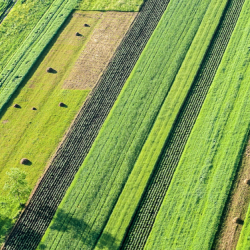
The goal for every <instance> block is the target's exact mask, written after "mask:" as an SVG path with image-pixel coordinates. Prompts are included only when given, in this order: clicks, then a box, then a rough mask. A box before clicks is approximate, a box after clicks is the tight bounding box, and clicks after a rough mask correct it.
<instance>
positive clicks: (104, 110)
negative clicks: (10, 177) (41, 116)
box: [6, 0, 168, 249]
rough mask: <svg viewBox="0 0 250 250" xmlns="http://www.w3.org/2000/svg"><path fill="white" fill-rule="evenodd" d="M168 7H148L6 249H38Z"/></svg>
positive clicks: (151, 3) (152, 3) (153, 4)
mask: <svg viewBox="0 0 250 250" xmlns="http://www.w3.org/2000/svg"><path fill="white" fill-rule="evenodd" d="M167 4H168V1H158V0H149V1H147V2H146V3H145V6H144V7H143V8H142V10H141V12H140V13H139V14H138V17H137V19H136V20H135V22H134V25H133V26H132V27H131V29H130V31H129V32H128V34H127V35H126V37H125V38H124V40H123V42H122V43H121V45H120V47H119V49H118V51H117V53H116V55H115V57H114V58H113V61H112V62H111V63H110V65H109V67H108V68H107V70H106V71H105V74H104V75H103V77H102V78H101V79H100V82H99V84H98V86H97V87H96V88H95V90H94V91H93V92H92V94H91V96H92V97H91V98H89V100H88V101H87V102H86V103H85V105H84V107H83V109H82V110H81V112H80V113H79V115H78V118H77V119H76V121H75V123H74V126H73V127H72V129H71V131H70V132H69V134H68V136H67V138H66V139H65V141H64V143H63V144H62V146H61V148H60V150H59V151H58V154H57V156H56V157H55V159H54V160H53V162H52V164H51V166H50V167H49V169H48V171H47V172H46V173H45V176H44V178H43V179H42V181H41V183H40V184H39V186H38V188H37V189H36V191H35V194H34V195H33V197H32V199H31V202H30V203H29V205H28V207H27V209H26V210H25V211H24V213H23V214H22V216H21V219H20V220H19V222H18V224H17V225H16V227H15V228H14V230H13V232H12V233H11V235H10V237H9V238H8V240H7V242H6V246H7V247H8V246H9V247H14V248H17V249H35V248H36V246H37V245H38V243H39V241H40V239H41V237H42V235H43V233H44V232H45V230H46V228H47V227H48V225H49V223H50V221H51V219H52V217H53V215H54V213H55V210H56V208H57V206H58V205H59V203H60V201H61V200H62V198H63V196H64V194H65V191H66V190H67V188H68V187H69V185H70V183H71V182H72V179H73V178H74V175H75V173H76V172H77V170H78V168H79V167H80V165H81V164H82V162H83V159H84V158H85V156H86V154H87V153H88V151H89V149H90V147H91V145H92V143H93V141H94V139H95V137H96V136H97V134H98V131H99V129H100V127H101V126H102V124H103V122H104V120H105V118H106V116H107V115H108V113H109V111H110V109H111V107H112V106H113V103H114V102H115V100H116V98H117V96H118V94H119V93H120V90H121V88H122V86H123V84H124V82H125V81H126V79H127V77H128V76H129V74H130V72H131V70H132V69H133V67H134V65H135V63H136V61H137V60H138V57H139V55H140V54H141V51H142V50H143V48H144V47H145V45H146V43H147V41H148V39H149V38H150V36H151V34H152V32H153V30H154V29H155V27H156V25H157V23H158V21H159V19H160V17H161V15H162V13H163V12H164V10H165V9H166V6H167ZM152 15H153V16H154V19H152ZM30 218H33V219H32V220H30Z"/></svg>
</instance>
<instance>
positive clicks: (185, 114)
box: [121, 0, 245, 250]
mask: <svg viewBox="0 0 250 250" xmlns="http://www.w3.org/2000/svg"><path fill="white" fill-rule="evenodd" d="M244 2H245V0H230V1H229V2H228V4H227V7H226V9H225V11H224V13H223V17H222V19H221V21H220V24H219V26H218V28H217V31H216V33H215V35H214V37H213V39H212V42H211V44H210V47H209V49H208V51H207V53H206V55H205V57H204V60H203V62H202V65H201V67H200V69H199V71H198V73H197V75H196V78H195V80H194V83H193V86H192V88H191V90H190V92H189V94H188V96H187V98H186V101H185V103H184V105H183V107H182V108H181V110H180V113H179V115H178V117H177V120H176V122H175V125H174V127H173V130H172V133H171V135H170V137H169V138H168V140H167V141H166V143H165V146H164V149H163V153H162V155H161V156H160V158H159V161H158V163H157V165H156V167H155V170H154V173H153V175H152V178H151V180H150V183H149V185H148V187H147V188H146V190H145V192H144V194H143V197H142V199H141V202H140V205H139V207H138V209H137V211H136V213H135V215H134V217H133V220H132V221H131V224H130V226H129V228H128V231H127V234H126V236H125V238H124V241H123V244H122V248H121V249H133V250H134V249H143V248H144V246H145V244H146V241H147V238H148V236H149V234H150V231H151V229H152V227H153V224H154V221H155V218H156V216H157V213H158V211H159V209H160V207H161V204H162V202H163V199H164V197H165V195H166V192H167V190H168V187H169V185H170V182H171V180H172V177H173V175H174V172H175V169H176V167H177V165H178V163H179V160H180V157H181V155H182V152H183V150H184V147H185V145H186V142H187V140H188V137H189V135H190V133H191V130H192V128H193V126H194V124H195V121H196V118H197V116H198V114H199V111H200V109H201V107H202V104H203V102H204V100H205V98H206V94H207V92H208V90H209V88H210V86H211V84H212V82H213V78H214V76H215V74H216V71H217V69H218V67H219V64H220V62H221V59H222V57H223V54H224V52H225V50H226V47H227V44H228V42H229V40H230V37H231V35H232V32H233V30H234V28H235V25H236V23H237V20H238V17H239V15H240V12H241V9H242V6H243V4H244Z"/></svg>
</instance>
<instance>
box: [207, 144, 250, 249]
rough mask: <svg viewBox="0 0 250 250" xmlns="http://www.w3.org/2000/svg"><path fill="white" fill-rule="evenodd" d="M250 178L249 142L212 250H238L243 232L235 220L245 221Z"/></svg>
mask: <svg viewBox="0 0 250 250" xmlns="http://www.w3.org/2000/svg"><path fill="white" fill-rule="evenodd" d="M249 177H250V141H248V144H247V147H246V149H245V152H244V155H243V159H242V161H241V163H240V166H239V172H238V173H237V174H236V177H235V180H234V184H233V187H232V190H231V192H230V197H229V199H228V202H227V205H226V206H225V209H224V212H223V216H222V221H221V225H220V227H219V230H218V232H217V235H216V239H215V242H214V245H213V247H212V249H218V250H226V249H236V246H237V243H238V239H239V237H240V233H241V230H242V224H237V223H234V222H233V220H234V218H236V217H238V218H241V219H242V220H243V221H244V220H245V217H246V213H247V209H248V206H249V203H250V192H249V185H246V183H245V182H244V181H245V180H248V179H249Z"/></svg>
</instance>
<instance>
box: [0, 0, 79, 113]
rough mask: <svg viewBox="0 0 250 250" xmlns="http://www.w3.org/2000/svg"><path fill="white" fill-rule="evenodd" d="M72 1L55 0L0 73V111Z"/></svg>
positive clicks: (71, 8)
mask: <svg viewBox="0 0 250 250" xmlns="http://www.w3.org/2000/svg"><path fill="white" fill-rule="evenodd" d="M75 4H76V2H75V0H74V1H62V0H55V1H54V2H53V4H52V6H51V7H50V9H49V10H48V11H47V12H46V15H44V16H43V17H42V18H41V20H40V21H39V23H38V24H37V25H36V27H35V28H34V30H33V31H32V32H31V33H30V35H29V36H28V37H27V39H26V40H25V42H24V43H23V44H22V45H21V46H20V47H19V49H18V51H17V52H16V53H15V55H14V56H13V57H12V58H11V59H10V61H9V62H8V64H7V65H6V67H5V68H4V69H3V71H2V72H1V75H0V112H2V110H3V108H4V106H5V105H6V104H7V103H8V101H9V100H10V99H11V97H12V96H13V94H14V93H15V91H16V90H17V88H18V87H19V86H20V84H21V83H22V81H23V79H24V78H25V77H26V75H27V74H28V73H29V70H30V69H31V67H32V66H33V65H34V63H35V62H36V61H37V58H38V57H39V56H40V54H41V53H42V52H43V50H44V49H45V48H46V46H47V44H48V43H49V42H50V41H51V40H52V39H53V37H54V36H55V34H56V32H57V31H58V30H59V29H60V27H61V25H62V24H63V23H64V22H65V20H66V19H67V17H68V16H69V14H70V13H71V12H72V10H73V8H74V7H75Z"/></svg>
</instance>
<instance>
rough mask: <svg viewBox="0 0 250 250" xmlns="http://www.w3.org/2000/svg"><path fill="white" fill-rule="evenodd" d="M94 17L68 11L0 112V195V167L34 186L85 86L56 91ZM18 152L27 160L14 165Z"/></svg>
mask: <svg viewBox="0 0 250 250" xmlns="http://www.w3.org/2000/svg"><path fill="white" fill-rule="evenodd" d="M81 13H82V12H81ZM97 15H98V13H97ZM98 20H99V19H98V18H96V19H94V18H92V19H91V20H90V19H89V18H88V16H87V17H86V15H73V16H70V17H69V18H68V20H67V22H66V23H65V24H64V26H63V27H62V28H61V30H60V32H59V34H58V35H57V37H55V39H54V40H53V41H52V42H51V44H50V45H49V46H48V47H47V49H46V51H44V53H43V55H42V56H41V58H39V61H38V62H37V64H36V65H35V66H34V68H33V69H32V70H31V72H30V74H29V76H28V77H27V78H26V79H25V81H24V82H23V84H22V86H21V87H20V88H19V89H18V91H17V93H16V94H15V96H14V97H13V98H12V100H11V101H10V103H9V104H8V107H6V109H5V110H4V112H3V113H2V114H1V117H0V172H1V175H0V186H1V188H0V193H1V194H3V195H5V191H4V190H3V187H4V183H5V181H6V178H7V176H6V172H8V171H9V169H10V168H12V167H18V168H21V169H22V170H24V171H25V172H27V181H28V184H29V186H30V187H32V188H33V187H34V186H35V184H36V182H37V181H38V178H39V177H40V176H41V175H42V173H43V172H44V169H45V167H46V165H47V164H48V161H49V159H50V157H52V155H53V153H54V151H55V149H56V147H57V146H58V144H59V142H60V141H61V139H62V137H63V135H64V133H65V132H66V130H67V128H68V127H69V126H70V124H71V122H72V120H73V119H74V117H75V115H76V114H77V112H78V111H79V109H80V107H81V106H82V103H83V102H84V101H85V99H86V97H87V94H88V93H89V91H87V90H62V85H63V82H64V80H65V78H66V76H67V72H68V70H70V67H71V65H72V64H74V62H75V61H76V59H77V56H78V55H79V53H80V52H81V50H82V48H83V47H84V44H85V43H86V40H87V37H88V36H89V35H90V34H91V32H92V31H93V28H94V26H95V24H96V23H98ZM85 22H88V23H90V24H91V25H92V27H90V28H89V29H88V30H86V29H84V28H83V27H82V26H83V24H84V23H85ZM74 28H75V29H77V30H80V32H82V33H83V34H84V36H85V38H80V39H79V38H77V39H76V38H75V36H74ZM48 66H49V67H51V68H52V69H53V72H52V73H47V72H46V69H47V68H48ZM60 102H63V103H65V104H67V107H66V106H64V107H63V108H60V107H59V106H58V104H59V103H60ZM32 107H33V108H32ZM34 108H35V109H34ZM24 157H25V158H27V159H29V162H28V163H27V164H20V160H21V159H22V158H24ZM29 166H31V167H29ZM17 209H18V207H15V208H13V211H10V213H11V214H9V215H8V216H9V217H10V218H13V215H12V214H16V213H17V211H16V210H17ZM2 223H3V222H2V221H0V236H3V235H5V233H6V232H3V231H2V230H1V229H2V228H1V224H2Z"/></svg>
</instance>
